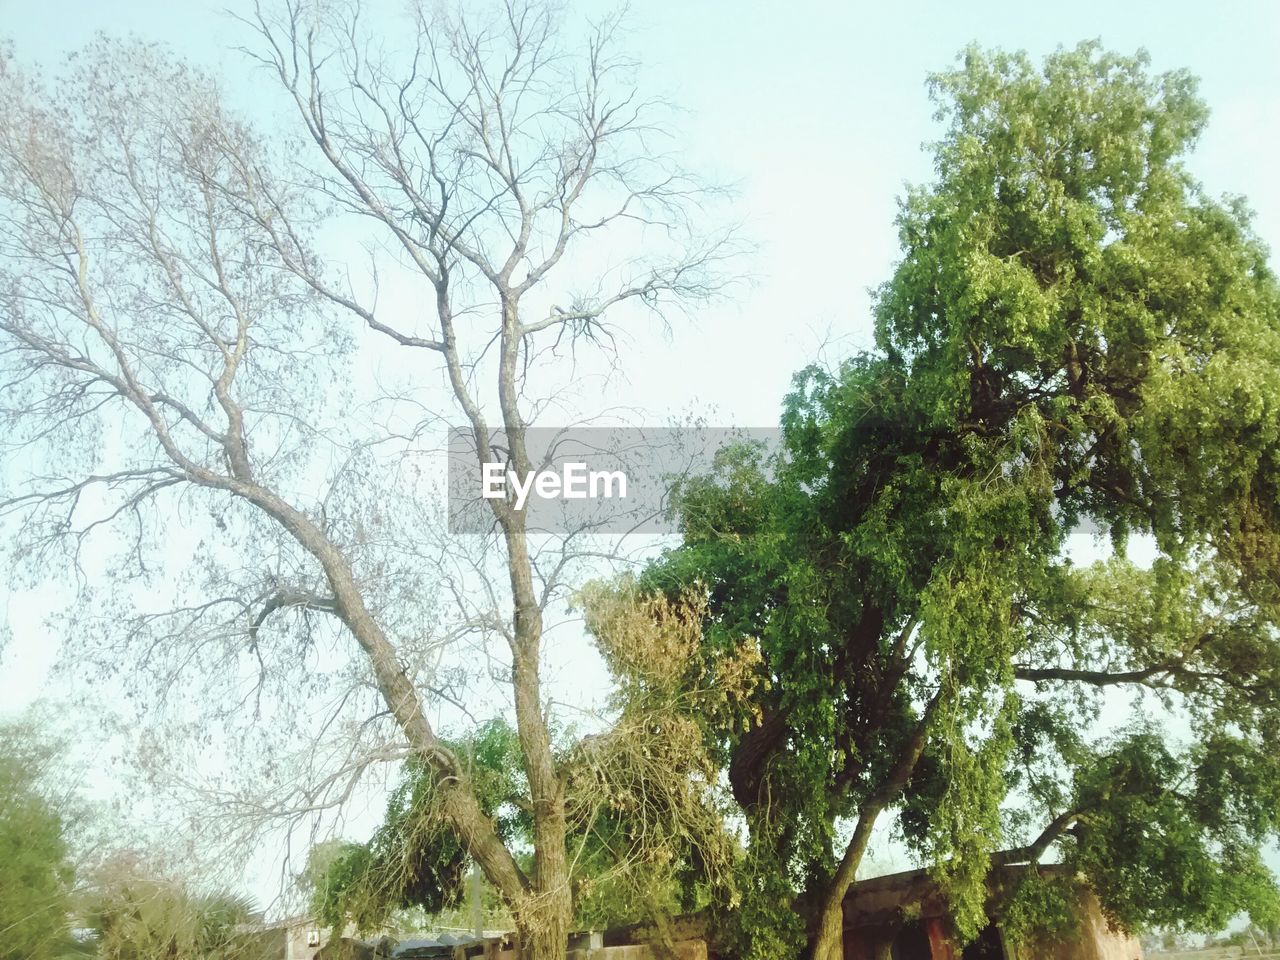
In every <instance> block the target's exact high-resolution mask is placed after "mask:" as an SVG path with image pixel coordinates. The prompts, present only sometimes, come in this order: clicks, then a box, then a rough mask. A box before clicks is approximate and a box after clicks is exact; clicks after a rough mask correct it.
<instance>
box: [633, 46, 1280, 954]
mask: <svg viewBox="0 0 1280 960" xmlns="http://www.w3.org/2000/svg"><path fill="white" fill-rule="evenodd" d="M931 88H932V90H933V93H934V95H935V97H936V100H937V103H938V105H939V114H940V117H941V118H942V119H943V120H945V121H946V122H947V124H948V125H947V129H946V133H945V135H944V137H943V139H942V140H941V141H940V142H939V143H938V144H937V145H936V147H935V154H934V155H935V158H936V170H937V179H936V181H935V182H934V183H933V184H932V185H931V186H929V187H927V188H922V189H915V190H912V191H911V192H910V193H909V194H908V196H907V198H906V199H905V200H904V201H903V203H902V205H901V209H900V214H899V219H898V225H899V233H900V237H901V244H902V259H901V262H900V263H899V264H898V266H897V268H896V270H895V271H894V274H893V277H892V278H891V279H890V280H889V281H888V282H887V283H886V284H885V285H884V286H882V287H881V288H880V289H879V290H878V292H877V293H876V296H875V319H876V326H875V336H876V347H875V349H874V350H873V351H870V352H868V353H865V354H862V355H859V356H857V357H854V358H852V359H850V360H849V361H847V362H846V363H844V364H843V365H842V366H841V367H840V368H839V369H838V370H825V369H817V368H814V369H809V370H805V371H803V372H802V373H801V374H799V375H798V376H797V378H796V380H795V386H794V390H793V392H792V393H791V395H790V396H789V397H788V399H787V401H786V406H785V409H784V413H783V417H782V427H783V440H782V448H781V450H780V452H778V454H777V455H773V456H768V455H766V454H764V453H763V452H761V450H759V449H757V448H740V449H737V450H735V451H732V452H729V453H727V454H725V455H724V456H723V457H722V459H721V462H720V469H719V472H718V473H717V474H716V475H715V476H713V477H711V478H709V479H707V480H705V481H700V482H696V483H691V484H689V485H688V486H687V487H686V489H685V490H684V492H683V496H682V502H681V505H680V506H681V511H682V516H683V532H684V543H683V545H682V546H681V547H679V548H678V549H675V550H672V551H671V552H669V553H668V554H666V555H665V557H663V558H662V559H661V561H660V562H658V563H656V564H655V565H654V566H653V567H652V568H651V569H650V570H649V571H648V573H647V574H646V576H645V579H644V586H645V588H646V589H648V590H654V591H671V590H679V591H687V590H689V589H690V588H691V587H692V586H694V585H700V586H701V587H702V588H703V589H705V592H706V598H707V607H706V618H705V623H704V632H703V638H702V643H701V656H702V657H703V658H714V657H717V656H719V655H721V652H722V651H723V650H725V649H726V648H727V647H729V646H731V645H737V644H741V643H742V642H744V639H745V640H749V641H750V642H751V643H753V644H754V645H756V646H757V647H758V650H759V654H760V657H761V662H762V665H761V668H760V671H759V673H758V680H759V682H758V683H757V684H756V686H755V687H754V694H753V698H752V703H753V704H754V706H755V708H756V710H757V711H758V716H759V718H760V719H759V720H758V722H757V721H755V720H752V719H750V718H742V717H728V718H724V719H728V720H729V721H731V722H728V723H715V722H708V723H707V724H706V732H707V735H708V737H709V738H710V740H711V741H712V743H713V744H714V746H715V749H716V750H717V751H718V755H719V756H720V757H721V758H722V761H723V763H724V765H725V767H726V769H727V772H728V780H729V783H730V784H731V786H732V790H733V794H734V797H735V798H736V800H737V803H738V804H739V806H740V808H741V810H742V812H743V814H744V816H745V818H746V821H747V824H748V826H749V835H750V848H749V853H748V857H747V861H746V864H745V867H744V868H745V871H746V874H747V876H748V877H749V882H744V884H743V887H742V889H743V891H744V896H745V898H746V899H745V901H744V903H743V904H742V906H741V907H740V908H739V909H736V910H734V911H731V912H729V914H728V916H727V917H726V921H725V922H726V924H727V926H728V928H729V929H736V930H737V934H738V935H737V939H736V941H734V945H735V946H736V948H737V949H738V950H739V951H740V952H741V954H742V955H744V956H749V957H757V958H761V960H763V958H770V960H772V958H777V957H783V956H795V955H798V954H801V953H804V952H806V951H807V953H808V954H809V955H811V956H812V957H813V958H815V960H834V958H838V957H839V956H840V955H841V950H842V947H841V930H842V903H843V901H844V899H845V896H846V895H847V894H848V892H849V890H850V888H851V886H852V884H853V882H854V880H855V878H856V877H857V875H858V872H859V868H860V865H861V864H862V860H863V855H864V853H865V850H866V846H867V843H868V841H869V838H870V836H871V831H872V828H873V826H874V824H876V823H877V821H878V820H879V819H880V818H881V817H882V816H885V815H887V814H889V813H890V812H896V814H897V828H898V831H899V832H900V834H901V836H902V837H903V839H904V840H905V841H906V843H907V844H908V845H909V847H910V848H911V849H912V851H913V852H914V854H915V855H916V856H917V857H918V858H919V859H920V860H921V861H923V862H924V863H925V864H927V865H928V866H929V868H930V870H931V871H932V873H933V875H934V876H935V877H936V878H937V879H938V880H939V881H940V882H941V883H942V884H943V887H944V889H945V890H946V892H947V894H948V896H949V899H950V903H951V908H952V911H953V913H954V915H955V917H956V920H957V925H958V928H959V931H960V933H961V935H962V936H971V935H973V934H974V933H976V932H977V930H978V929H979V928H980V926H981V925H982V924H984V923H985V922H986V912H985V911H986V900H987V888H986V882H987V878H988V874H989V871H990V870H991V869H992V868H993V867H994V866H997V865H999V864H1023V865H1026V866H1028V867H1029V868H1030V869H1028V870H1027V871H1025V874H1024V875H1025V876H1026V878H1027V880H1026V882H1024V883H1023V884H1022V885H1021V886H1020V887H1019V888H1018V889H1017V892H1016V893H1015V894H1014V895H1013V896H1012V898H1011V899H1010V900H1009V901H1008V902H1006V903H1005V904H1004V905H1003V907H1002V908H1001V910H1002V919H1003V922H1004V923H1005V925H1006V929H1009V930H1010V931H1012V932H1015V933H1016V932H1018V931H1026V930H1028V929H1029V928H1034V927H1040V928H1044V927H1046V926H1052V925H1053V924H1054V923H1055V922H1057V921H1060V920H1062V919H1063V917H1064V916H1065V912H1066V909H1065V908H1066V907H1067V906H1068V905H1069V904H1070V903H1071V902H1072V901H1071V899H1070V898H1069V896H1067V891H1065V890H1063V889H1062V888H1061V887H1060V886H1059V884H1058V883H1057V882H1054V881H1052V880H1050V879H1044V878H1043V877H1042V875H1041V874H1040V873H1039V872H1038V871H1036V870H1035V869H1034V867H1035V865H1037V864H1039V863H1041V862H1043V861H1046V860H1053V859H1056V860H1059V861H1061V862H1062V863H1064V864H1066V865H1068V866H1069V867H1070V868H1071V869H1070V870H1069V871H1066V874H1067V875H1070V876H1075V875H1077V874H1081V875H1083V876H1084V877H1086V878H1087V882H1088V883H1089V884H1090V885H1091V886H1092V887H1093V889H1094V890H1095V891H1096V893H1097V895H1098V897H1099V898H1100V900H1101V903H1102V905H1103V908H1104V910H1105V911H1106V913H1107V915H1108V917H1109V918H1110V919H1111V921H1113V922H1114V923H1116V924H1118V925H1119V926H1120V927H1121V928H1123V929H1127V930H1135V931H1136V930H1142V929H1145V928H1148V927H1151V926H1161V925H1163V926H1168V927H1170V928H1172V929H1176V930H1184V929H1199V930H1218V929H1222V928H1223V927H1224V926H1225V925H1226V923H1227V922H1228V921H1229V920H1230V919H1231V918H1232V917H1233V916H1235V915H1236V914H1237V913H1238V912H1240V911H1248V912H1249V913H1250V914H1251V915H1252V916H1253V917H1254V918H1255V919H1256V920H1257V921H1259V922H1263V923H1265V922H1272V921H1273V920H1274V918H1275V917H1276V916H1277V907H1278V902H1277V891H1276V884H1275V879H1274V878H1273V877H1272V875H1271V873H1270V871H1269V870H1268V869H1267V867H1266V865H1265V864H1264V863H1263V861H1262V859H1261V855H1260V851H1261V849H1262V847H1263V845H1264V844H1265V843H1266V842H1268V840H1269V839H1274V838H1275V837H1276V835H1277V830H1278V828H1280V754H1278V753H1277V752H1276V750H1275V744H1276V743H1277V740H1278V739H1280V636H1278V633H1277V631H1278V629H1280V285H1278V284H1277V281H1276V277H1275V274H1274V273H1273V271H1272V268H1271V267H1270V266H1269V264H1268V262H1267V251H1266V248H1265V247H1264V245H1263V244H1262V242H1261V241H1260V240H1259V239H1258V238H1257V237H1256V236H1255V235H1254V233H1253V232H1252V230H1251V228H1250V219H1249V214H1248V212H1247V209H1246V207H1245V206H1244V204H1243V202H1242V201H1240V200H1237V199H1229V200H1227V201H1224V202H1219V201H1217V200H1214V199H1212V198H1211V197H1209V196H1208V195H1207V194H1206V193H1205V191H1204V190H1203V189H1202V188H1201V187H1200V186H1199V185H1198V184H1197V183H1196V182H1195V181H1194V180H1193V179H1192V177H1191V176H1190V174H1189V173H1188V172H1187V169H1186V167H1185V166H1184V164H1183V157H1184V156H1185V154H1186V152H1187V150H1188V149H1189V148H1190V146H1191V145H1192V144H1193V142H1194V141H1195V139H1196V138H1197V136H1198V135H1199V133H1200V131H1201V130H1202V128H1203V126H1204V124H1205V120H1206V115H1207V111H1206V109H1205V106H1204V104H1203V103H1202V102H1201V101H1200V100H1199V99H1198V98H1197V96H1196V94H1195V83H1194V81H1193V80H1192V78H1191V77H1189V76H1188V75H1187V74H1185V73H1181V72H1175V73H1169V74H1163V75H1159V76H1153V75H1151V74H1150V73H1149V72H1148V69H1147V59H1146V57H1145V56H1137V57H1123V56H1116V55H1113V54H1110V53H1106V52H1103V51H1102V50H1100V49H1099V48H1098V46H1097V45H1095V44H1085V45H1083V46H1081V47H1079V48H1077V49H1074V50H1068V51H1060V52H1058V53H1055V54H1053V55H1052V56H1050V57H1048V59H1047V60H1046V61H1045V62H1044V65H1043V68H1042V69H1038V68H1037V67H1036V66H1035V65H1033V64H1032V62H1031V61H1030V60H1029V59H1028V58H1027V57H1026V56H1024V55H1007V54H988V53H984V52H983V51H981V50H978V49H971V50H969V51H968V52H966V53H965V55H964V60H963V64H962V65H961V66H960V67H958V68H956V69H954V70H950V71H948V72H945V73H942V74H939V75H937V76H935V77H934V78H933V79H932V81H931ZM1081 531H1082V532H1086V533H1087V532H1089V531H1096V532H1101V533H1102V534H1103V535H1105V536H1108V537H1109V550H1106V549H1105V548H1104V552H1109V554H1110V555H1109V556H1106V557H1105V558H1104V559H1101V560H1099V561H1098V562H1096V563H1091V564H1086V565H1078V564H1076V563H1073V562H1072V561H1071V560H1070V559H1069V558H1068V555H1067V548H1068V537H1069V536H1071V535H1072V534H1073V533H1075V532H1081ZM1137 535H1141V536H1143V537H1146V538H1148V539H1149V542H1151V543H1152V544H1154V549H1155V553H1156V558H1155V561H1154V563H1153V564H1151V565H1150V566H1149V567H1144V566H1139V565H1136V564H1135V563H1133V562H1130V561H1129V560H1128V559H1126V544H1127V543H1128V542H1129V541H1130V539H1131V538H1132V537H1134V536H1137ZM690 670H691V675H693V676H698V675H699V673H700V670H701V664H700V662H699V660H698V658H695V659H694V662H693V663H692V664H691V666H690ZM1116 697H1120V698H1124V699H1120V700H1118V701H1116V700H1114V698H1116ZM1109 702H1118V703H1130V702H1132V704H1133V710H1134V713H1133V714H1132V716H1130V717H1129V718H1128V719H1127V720H1125V721H1124V722H1121V723H1119V724H1118V725H1112V726H1110V727H1108V726H1106V725H1100V723H1099V721H1100V715H1101V711H1102V708H1103V706H1104V704H1106V703H1109ZM744 721H745V722H744ZM1187 734H1189V737H1188V736H1187ZM806 942H807V943H808V947H807V948H806V946H805V944H806Z"/></svg>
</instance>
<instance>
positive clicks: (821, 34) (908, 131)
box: [0, 0, 1280, 713]
mask: <svg viewBox="0 0 1280 960" xmlns="http://www.w3.org/2000/svg"><path fill="white" fill-rule="evenodd" d="M373 6H375V7H378V8H382V9H394V4H393V3H383V4H374V5H373ZM566 6H567V8H568V16H569V17H570V18H572V17H574V16H576V15H577V14H578V13H584V14H594V15H598V14H600V13H601V12H603V11H606V10H609V9H611V8H612V6H613V4H610V3H602V2H600V0H589V2H582V3H574V2H572V0H570V2H568V3H567V4H566ZM224 7H229V8H231V9H233V10H236V9H239V10H244V9H246V5H245V4H244V3H243V2H242V0H226V2H219V3H208V2H204V0H193V2H180V0H169V2H163V0H42V2H31V0H0V37H7V38H9V40H10V41H11V42H12V44H13V47H14V50H15V53H16V55H17V58H18V60H19V61H20V62H23V63H27V64H30V63H31V62H33V61H39V62H41V63H43V64H44V65H46V66H54V65H56V62H57V60H58V59H59V58H60V57H61V56H62V55H63V54H64V53H66V52H67V51H70V50H73V49H75V48H76V47H78V46H79V45H81V44H82V43H84V42H85V41H86V40H87V39H88V38H90V37H91V36H92V35H93V34H94V33H95V32H97V31H107V32H109V33H116V34H120V33H133V34H136V35H138V36H141V37H143V38H146V39H149V40H155V41H158V42H160V43H163V44H166V45H169V46H171V47H173V48H174V49H175V50H177V51H178V52H179V53H181V54H183V55H185V56H188V57H190V58H191V59H193V60H194V61H195V62H197V63H198V64H201V65H203V66H205V67H207V68H209V69H211V70H213V71H216V72H218V73H219V74H220V75H222V76H223V77H225V78H226V81H227V88H228V90H229V91H230V92H231V95H232V98H233V100H236V101H237V102H238V103H240V104H241V105H242V106H243V107H244V108H245V109H246V110H248V111H250V112H252V111H253V110H254V109H255V108H256V106H257V105H256V104H255V103H254V102H253V101H252V98H253V97H254V95H255V94H254V91H255V83H258V84H260V82H261V80H260V78H256V77H255V76H253V75H251V74H250V71H249V68H248V66H247V65H246V62H245V60H244V59H243V58H242V57H241V56H240V55H239V54H237V53H235V52H234V51H233V49H232V48H233V47H234V46H235V45H236V44H237V43H240V42H244V39H243V38H244V32H243V28H241V27H240V26H238V25H237V24H236V23H235V22H234V21H233V19H232V18H230V17H229V16H227V15H226V14H225V13H223V12H221V11H222V10H223V8H224ZM629 22H630V27H631V32H630V35H629V37H628V40H627V43H626V46H627V48H628V49H629V51H630V52H631V53H633V54H634V55H635V56H637V57H638V58H639V60H640V61H641V64H642V72H641V83H642V85H643V86H644V87H645V88H646V89H647V90H649V91H651V92H654V93H662V94H666V95H667V96H669V97H670V98H671V99H672V100H674V101H675V102H676V103H678V104H679V105H680V106H681V107H682V108H684V110H686V111H687V113H686V114H685V116H684V118H683V121H682V123H683V130H682V131H681V136H680V143H681V146H682V152H683V154H684V155H685V160H686V164H687V165H688V166H689V167H691V168H693V169H695V170H699V171H701V172H703V173H705V174H707V175H709V176H710V177H712V178H713V179H720V180H723V181H733V182H736V183H737V184H738V185H739V188H740V193H739V196H738V199H737V200H736V202H735V215H736V216H737V217H739V218H740V219H741V220H742V221H743V222H744V224H745V234H746V236H747V238H748V239H750V240H751V241H753V242H754V243H755V244H756V245H757V248H758V253H757V254H756V256H755V258H754V260H753V261H752V263H753V266H752V272H753V281H754V282H753V285H752V286H751V287H750V288H749V289H744V290H743V291H741V293H740V294H739V295H738V296H737V297H736V298H735V299H734V300H733V301H731V302H728V303H725V304H720V305H716V306H713V307H710V308H708V309H707V310H705V311H703V312H701V313H700V314H699V316H698V317H696V318H695V319H694V320H693V321H692V322H691V323H689V324H688V325H680V326H677V327H676V328H675V329H674V330H673V331H672V333H671V334H670V336H669V337H663V336H658V335H656V334H655V335H653V336H637V337H636V338H635V340H634V342H633V343H632V344H631V345H630V347H629V349H628V352H627V353H626V354H625V355H624V357H623V372H624V374H625V375H626V376H627V378H628V381H627V383H625V384H621V383H620V384H618V385H617V396H616V397H613V398H611V399H613V400H614V401H615V402H617V403H625V404H631V405H635V406H639V407H642V408H644V409H647V410H649V411H652V412H653V414H654V417H655V420H659V419H661V418H663V417H665V416H667V415H670V414H673V413H681V412H687V411H697V412H704V413H707V414H708V415H709V419H711V420H712V421H713V422H719V423H725V424H735V425H741V426H771V425H773V424H775V423H776V420H777V414H778V410H779V404H780V400H781V398H782V395H783V394H784V392H785V391H786V389H787V386H788V381H789V379H790V377H791V375H792V374H793V373H794V372H795V371H796V370H797V369H799V368H800V367H802V366H803V365H805V364H806V363H808V362H811V361H812V360H813V359H814V357H815V351H816V350H817V348H818V347H819V345H821V344H823V343H828V347H827V350H828V357H834V358H838V357H839V356H841V355H843V354H847V353H850V352H853V351H854V350H855V349H858V348H861V347H865V346H867V345H868V344H869V342H870V335H869V330H870V325H869V310H868V296H867V290H868V288H869V287H871V286H873V285H875V284H878V283H880V282H881V281H883V280H884V279H886V278H887V277H888V275H889V271H890V269H891V266H892V263H893V261H894V259H895V257H896V255H897V250H896V236H895V231H894V227H893V217H894V213H895V201H896V198H897V197H898V196H899V195H900V193H901V192H902V188H903V185H904V183H906V182H920V181H924V180H927V179H928V177H929V174H930V160H929V157H928V155H927V154H926V153H925V152H924V151H923V150H922V149H921V145H922V143H923V142H925V141H928V140H931V139H933V138H935V137H936V136H937V133H938V130H937V127H936V125H935V124H934V123H933V121H932V119H931V114H932V107H931V105H930V103H929V101H928V99H927V97H926V94H925V89H924V81H925V77H926V75H927V74H928V73H929V72H930V71H933V70H937V69H941V68H945V67H948V66H950V65H951V64H952V63H953V61H954V58H955V56H956V54H957V52H958V51H959V50H960V49H961V48H962V47H963V46H965V45H966V44H967V43H969V42H971V41H975V40H976V41H978V42H979V43H981V44H983V45H986V46H1000V47H1004V48H1010V49H1018V48H1021V49H1027V50H1028V51H1030V52H1031V53H1032V54H1035V55H1039V54H1043V53H1046V52H1048V51H1050V50H1052V49H1053V48H1054V47H1056V46H1058V45H1068V46H1071V45H1074V44H1075V43H1077V42H1078V41H1080V40H1083V39H1091V38H1100V39H1101V40H1102V42H1103V43H1104V45H1106V46H1107V47H1109V48H1111V49H1114V50H1118V51H1121V52H1125V53H1129V52H1132V51H1134V50H1135V49H1137V48H1138V47H1144V48H1146V49H1147V50H1148V51H1149V52H1150V53H1151V55H1152V58H1153V66H1154V67H1155V68H1156V69H1169V68H1176V67H1186V68H1189V69H1190V70H1191V71H1192V72H1193V73H1195V74H1196V75H1198V76H1199V77H1200V79H1201V82H1202V86H1201V94H1202V96H1203V97H1204V99H1205V100H1206V101H1207V103H1208V104H1209V107H1210V109H1211V111H1212V118H1211V122H1210V125H1209V128H1208V132H1207V134H1206V135H1205V137H1204V138H1203V141H1202V143H1201V146H1200V148H1199V150H1198V151H1197V153H1196V154H1195V156H1194V158H1193V160H1192V168H1193V170H1194V171H1195V172H1196V174H1197V175H1198V176H1199V177H1200V178H1201V180H1202V181H1203V182H1204V183H1205V184H1206V186H1207V187H1208V189H1209V191H1210V193H1213V194H1219V193H1224V192H1229V193H1240V194H1244V195H1245V196H1247V197H1248V199H1249V201H1250V204H1251V206H1252V207H1253V209H1254V210H1256V211H1257V229H1258V232H1259V233H1260V234H1261V235H1262V236H1263V237H1264V238H1265V239H1267V240H1268V241H1270V242H1271V243H1272V244H1273V245H1275V244H1280V179H1278V178H1277V177H1276V174H1275V169H1276V162H1275V158H1276V156H1277V155H1280V56H1277V51H1280V3H1275V2H1274V0H1253V2H1238V3H1220V4H1217V5H1208V4H1203V3H1191V2H1159V3H1157V2H1143V3H1138V2H1119V0H1107V2H1073V3H1059V4H1037V3H1027V2H1025V0H1021V2H999V3H996V2H963V3H962V2H955V0H952V2H916V3H881V4H865V3H839V2H816V0H790V2H786V3H776V2H774V3H766V2H762V0H737V2H710V0H685V2H683V3H680V2H674V0H661V2H657V0H636V2H633V3H632V4H631V8H630V21H629ZM0 610H3V611H4V612H5V616H6V618H7V621H8V625H9V627H10V628H11V630H12V631H13V632H14V634H15V635H14V637H13V639H12V641H11V643H10V645H9V647H8V648H7V649H5V650H3V651H0V713H3V712H9V711H14V710H17V709H20V708H21V707H23V706H24V705H26V704H27V703H30V702H31V701H33V700H35V699H36V698H37V697H41V696H48V695H50V694H52V693H54V692H55V691H52V690H50V689H48V687H47V686H46V684H45V679H46V672H47V669H48V666H49V664H50V663H51V662H52V660H53V658H54V656H55V654H56V648H57V645H58V640H57V638H56V637H54V636H51V635H50V634H49V633H48V632H46V631H44V630H43V629H42V628H41V626H40V622H41V619H42V615H43V613H44V611H42V610H39V609H31V608H29V607H23V605H22V604H21V603H18V604H15V603H14V602H13V599H12V598H6V597H5V596H4V593H3V590H2V588H0Z"/></svg>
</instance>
